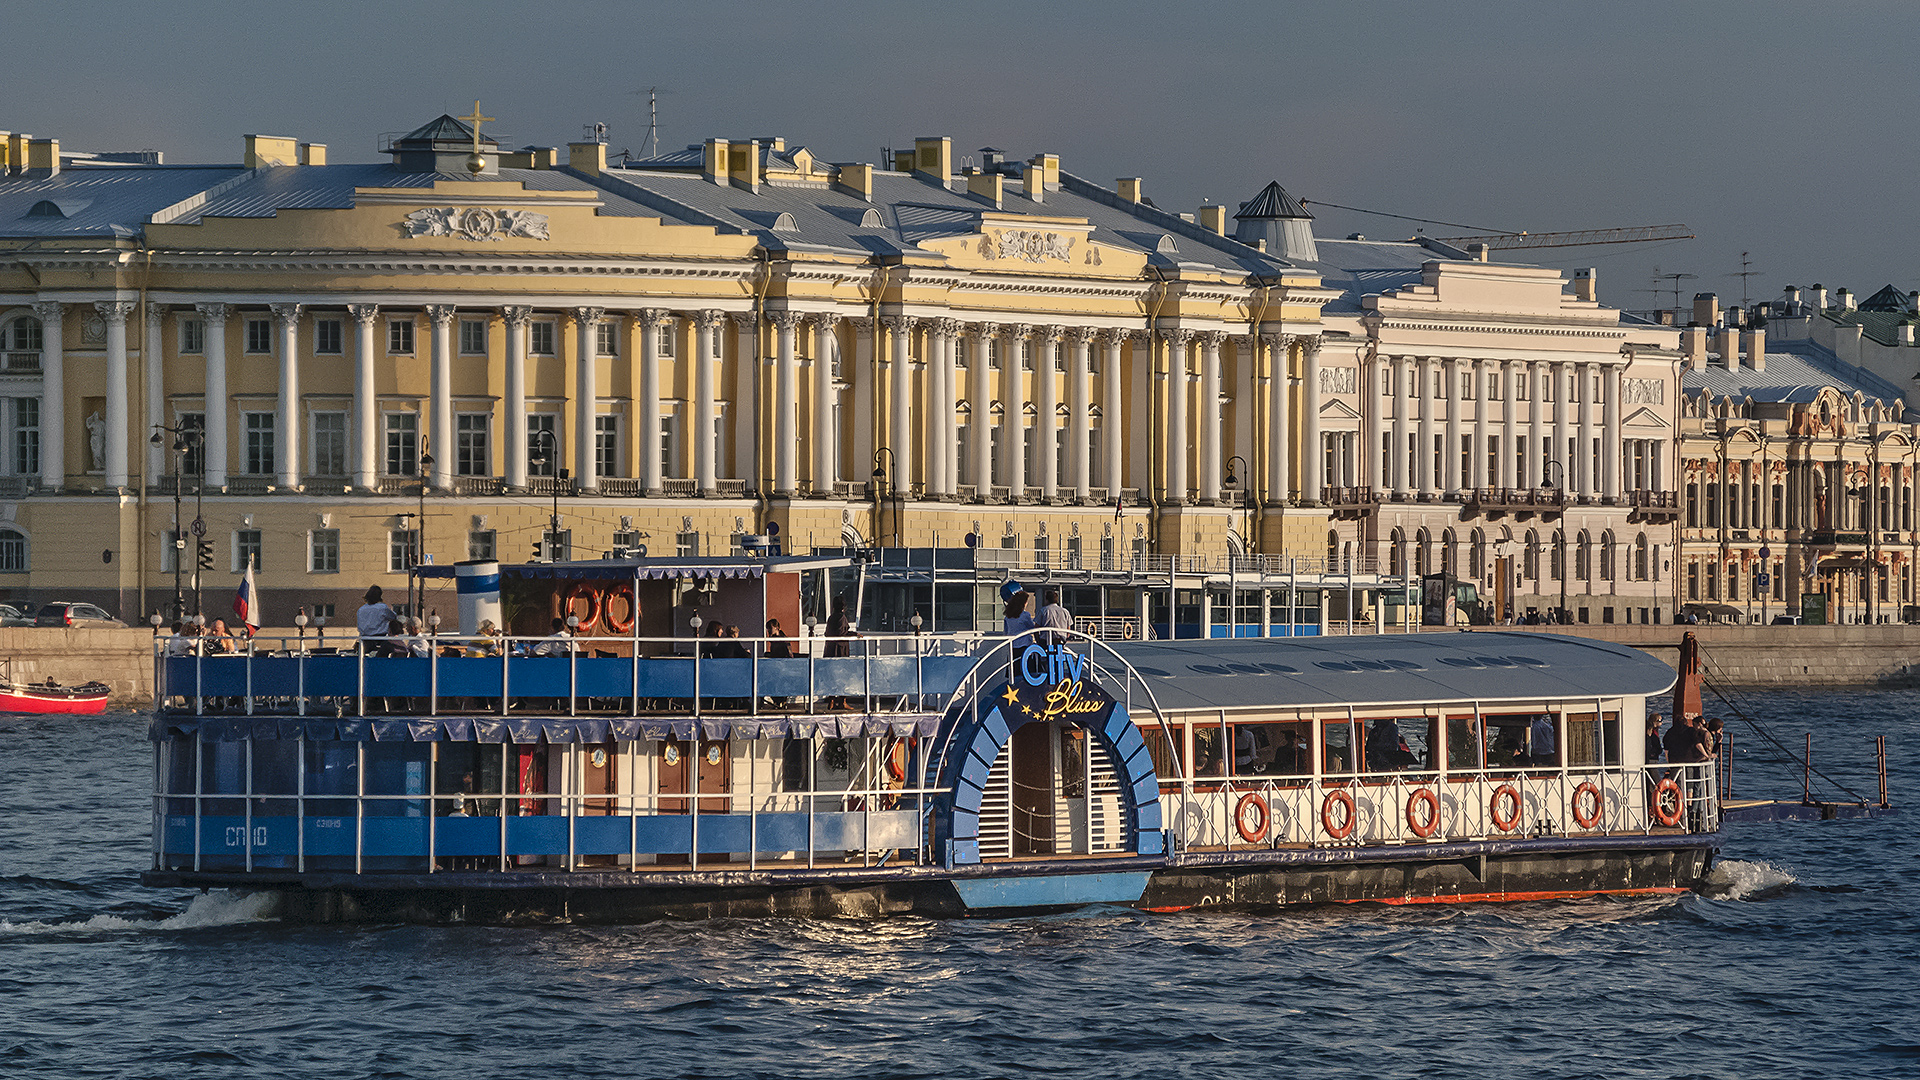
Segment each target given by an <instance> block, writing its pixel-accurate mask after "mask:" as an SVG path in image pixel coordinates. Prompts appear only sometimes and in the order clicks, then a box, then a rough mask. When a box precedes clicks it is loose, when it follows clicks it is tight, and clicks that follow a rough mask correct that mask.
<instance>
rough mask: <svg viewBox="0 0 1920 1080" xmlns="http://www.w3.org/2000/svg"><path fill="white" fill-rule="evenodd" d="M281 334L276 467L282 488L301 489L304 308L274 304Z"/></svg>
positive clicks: (275, 316) (274, 319) (275, 433)
mask: <svg viewBox="0 0 1920 1080" xmlns="http://www.w3.org/2000/svg"><path fill="white" fill-rule="evenodd" d="M270 306H271V308H272V310H273V321H274V323H275V324H276V326H277V327H278V328H279V331H280V335H279V336H280V402H279V409H278V413H279V415H278V416H276V417H275V418H274V429H275V430H274V433H273V441H274V443H275V446H274V464H275V465H277V466H278V468H277V469H276V470H275V471H276V472H277V473H278V474H279V483H280V486H281V487H282V488H284V489H286V490H288V491H293V490H295V489H297V488H298V487H299V486H300V441H301V440H300V305H299V304H273V305H270ZM449 310H451V309H449Z"/></svg>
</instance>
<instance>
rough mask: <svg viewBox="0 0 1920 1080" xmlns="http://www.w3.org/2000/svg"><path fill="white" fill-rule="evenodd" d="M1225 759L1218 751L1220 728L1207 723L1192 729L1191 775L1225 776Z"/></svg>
mask: <svg viewBox="0 0 1920 1080" xmlns="http://www.w3.org/2000/svg"><path fill="white" fill-rule="evenodd" d="M1226 764H1227V763H1226V761H1225V760H1224V759H1223V758H1222V756H1221V753H1220V728H1219V725H1217V724H1207V725H1205V726H1203V727H1196V728H1194V729H1193V775H1195V776H1225V775H1226V772H1227V769H1226Z"/></svg>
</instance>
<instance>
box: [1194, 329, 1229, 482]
mask: <svg viewBox="0 0 1920 1080" xmlns="http://www.w3.org/2000/svg"><path fill="white" fill-rule="evenodd" d="M1226 336H1227V335H1225V334H1223V333H1221V332H1220V331H1218V330H1208V331H1204V332H1202V333H1201V334H1200V400H1199V401H1198V402H1196V403H1195V410H1196V419H1197V420H1198V423H1197V424H1196V425H1195V426H1197V427H1198V428H1199V429H1200V446H1199V449H1200V454H1199V457H1200V501H1201V502H1202V503H1203V504H1206V505H1209V506H1211V505H1212V504H1214V503H1217V502H1219V501H1220V343H1221V342H1222V341H1224V340H1225V339H1226Z"/></svg>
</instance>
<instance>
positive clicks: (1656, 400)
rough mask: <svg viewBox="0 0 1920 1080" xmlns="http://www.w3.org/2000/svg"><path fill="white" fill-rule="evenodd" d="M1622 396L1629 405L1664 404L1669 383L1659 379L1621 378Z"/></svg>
mask: <svg viewBox="0 0 1920 1080" xmlns="http://www.w3.org/2000/svg"><path fill="white" fill-rule="evenodd" d="M1620 397H1621V399H1622V400H1624V401H1625V402H1626V403H1627V404H1628V405H1664V404H1666V399H1667V384H1666V383H1665V382H1663V381H1661V380H1659V379H1621V380H1620Z"/></svg>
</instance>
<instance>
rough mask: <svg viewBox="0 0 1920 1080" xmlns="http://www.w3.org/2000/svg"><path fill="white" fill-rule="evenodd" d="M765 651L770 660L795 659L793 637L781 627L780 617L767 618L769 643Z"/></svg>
mask: <svg viewBox="0 0 1920 1080" xmlns="http://www.w3.org/2000/svg"><path fill="white" fill-rule="evenodd" d="M763 653H764V655H765V656H766V658H767V659H769V660H791V659H793V639H792V638H790V637H788V636H787V635H786V632H785V631H783V630H781V629H780V620H779V619H768V620H767V643H766V646H765V648H764V650H763Z"/></svg>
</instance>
